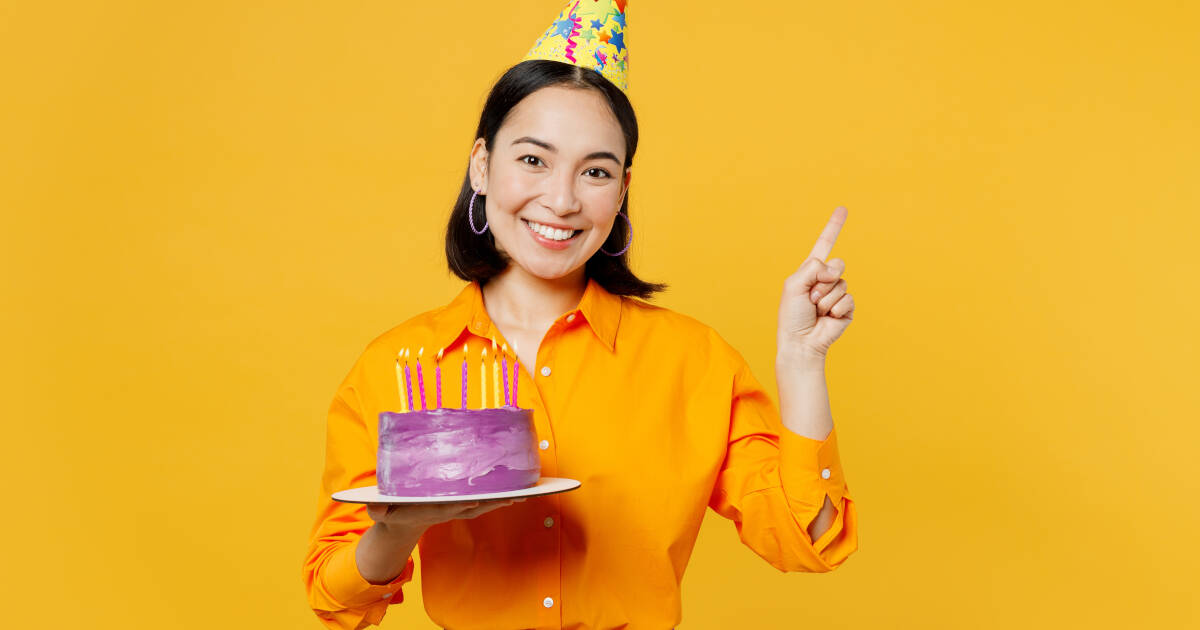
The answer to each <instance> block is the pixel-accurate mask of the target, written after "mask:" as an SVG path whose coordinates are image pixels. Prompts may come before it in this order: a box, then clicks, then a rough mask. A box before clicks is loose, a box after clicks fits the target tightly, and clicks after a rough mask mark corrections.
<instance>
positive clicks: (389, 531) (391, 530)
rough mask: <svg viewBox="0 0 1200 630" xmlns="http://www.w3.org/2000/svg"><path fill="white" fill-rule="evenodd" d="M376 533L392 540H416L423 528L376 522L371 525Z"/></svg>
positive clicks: (423, 530) (421, 533) (423, 531)
mask: <svg viewBox="0 0 1200 630" xmlns="http://www.w3.org/2000/svg"><path fill="white" fill-rule="evenodd" d="M372 528H374V529H375V530H376V531H377V532H378V535H379V536H381V537H384V538H388V539H392V540H405V541H407V540H416V539H418V538H420V537H421V536H422V535H424V534H425V528H424V527H420V526H414V525H399V524H396V523H390V524H389V523H383V522H378V521H377V522H376V523H375V524H374V525H372Z"/></svg>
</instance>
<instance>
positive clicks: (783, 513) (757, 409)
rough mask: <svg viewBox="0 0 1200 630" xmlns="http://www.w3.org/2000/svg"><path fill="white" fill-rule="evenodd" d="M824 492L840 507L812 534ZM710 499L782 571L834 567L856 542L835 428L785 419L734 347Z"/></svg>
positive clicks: (750, 544)
mask: <svg viewBox="0 0 1200 630" xmlns="http://www.w3.org/2000/svg"><path fill="white" fill-rule="evenodd" d="M826 496H828V497H829V500H830V501H831V502H832V503H833V506H834V508H835V509H836V510H837V515H836V517H835V519H834V521H833V523H832V524H831V525H830V527H829V529H828V530H827V531H825V532H824V533H823V534H822V535H821V536H820V537H819V538H818V539H817V540H815V541H814V540H812V539H811V537H810V536H809V534H808V526H809V524H811V523H812V521H813V519H814V518H816V516H817V513H818V512H820V510H821V507H822V505H824V502H825V497H826ZM709 507H711V508H712V509H713V510H714V511H716V512H717V513H718V514H720V515H722V516H724V517H725V518H728V519H730V520H732V521H733V523H734V525H735V526H736V528H737V532H738V536H739V537H740V538H741V540H742V542H743V543H744V544H745V545H746V546H748V547H750V548H751V549H753V550H754V552H755V553H757V554H758V555H759V556H761V557H762V558H763V559H765V560H766V561H767V562H769V563H770V564H771V565H772V566H774V567H775V568H777V569H779V570H780V571H807V572H827V571H832V570H834V569H836V568H837V567H838V566H840V565H841V564H842V563H843V562H845V560H846V558H847V557H849V556H850V554H852V553H854V551H855V550H857V548H858V530H857V514H856V512H855V507H854V501H853V500H852V499H851V498H850V491H849V486H848V485H847V483H846V478H845V474H844V472H843V470H842V464H841V457H840V455H839V452H838V443H837V429H836V428H834V429H833V430H832V431H831V432H830V433H829V435H828V436H826V437H825V438H824V439H823V440H814V439H812V438H808V437H805V436H802V435H800V434H798V433H795V432H793V431H791V430H790V429H788V428H787V427H785V426H784V425H783V420H782V418H781V417H780V414H779V408H778V406H777V405H776V404H775V402H774V401H773V400H772V399H771V398H770V396H769V395H768V393H767V391H766V390H765V389H764V388H763V386H762V384H761V383H759V381H758V379H756V378H755V377H754V375H753V374H752V373H751V371H750V368H749V366H748V365H747V364H746V363H745V361H744V360H741V357H740V355H736V353H735V359H734V369H733V378H732V391H731V396H730V416H729V440H728V446H727V451H726V456H725V461H724V463H723V464H722V466H721V470H720V472H719V473H718V475H717V479H716V483H715V485H714V488H713V492H712V495H711V498H710V500H709Z"/></svg>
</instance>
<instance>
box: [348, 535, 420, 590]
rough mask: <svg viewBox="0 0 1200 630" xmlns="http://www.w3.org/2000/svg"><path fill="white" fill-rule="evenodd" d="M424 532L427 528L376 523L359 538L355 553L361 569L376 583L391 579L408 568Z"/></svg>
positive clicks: (362, 572) (364, 575) (369, 579)
mask: <svg viewBox="0 0 1200 630" xmlns="http://www.w3.org/2000/svg"><path fill="white" fill-rule="evenodd" d="M424 533H425V532H424V530H402V529H397V528H388V527H385V526H384V525H382V524H380V523H375V524H374V525H372V526H371V527H370V529H368V530H367V531H366V533H364V534H363V536H362V538H361V539H359V541H358V548H357V549H356V550H355V553H354V559H355V562H357V563H358V572H359V573H361V574H362V576H363V578H364V579H366V580H367V581H368V582H370V583H372V584H387V583H388V582H391V581H392V580H394V579H396V577H397V576H398V575H400V572H401V571H403V570H404V566H405V565H406V564H408V557H409V556H410V555H412V552H413V549H415V548H416V547H417V541H419V540H420V539H421V535H422V534H424Z"/></svg>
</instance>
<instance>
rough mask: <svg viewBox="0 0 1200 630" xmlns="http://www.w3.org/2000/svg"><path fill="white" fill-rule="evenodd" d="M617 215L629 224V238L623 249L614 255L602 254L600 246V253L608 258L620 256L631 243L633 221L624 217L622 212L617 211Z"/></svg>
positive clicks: (602, 246)
mask: <svg viewBox="0 0 1200 630" xmlns="http://www.w3.org/2000/svg"><path fill="white" fill-rule="evenodd" d="M617 214H618V215H620V216H621V217H622V218H624V219H625V222H626V223H628V224H629V238H628V239H627V240H626V241H625V249H622V250H621V251H619V252H617V253H615V254H613V253H610V252H604V245H601V246H600V251H602V252H604V253H605V254H608V255H609V256H620V255H621V254H624V253H625V250H626V249H629V245H630V244H631V243H633V221H630V220H629V216H628V215H626V214H625V213H624V212H621V211H619V210H618V211H617Z"/></svg>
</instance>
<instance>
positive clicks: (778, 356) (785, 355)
mask: <svg viewBox="0 0 1200 630" xmlns="http://www.w3.org/2000/svg"><path fill="white" fill-rule="evenodd" d="M775 370H776V371H777V372H779V371H787V372H796V371H800V372H820V371H824V370H825V355H824V354H823V353H820V352H817V351H815V350H813V349H812V348H809V347H807V346H802V345H798V344H780V346H779V348H778V350H777V351H776V352H775Z"/></svg>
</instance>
